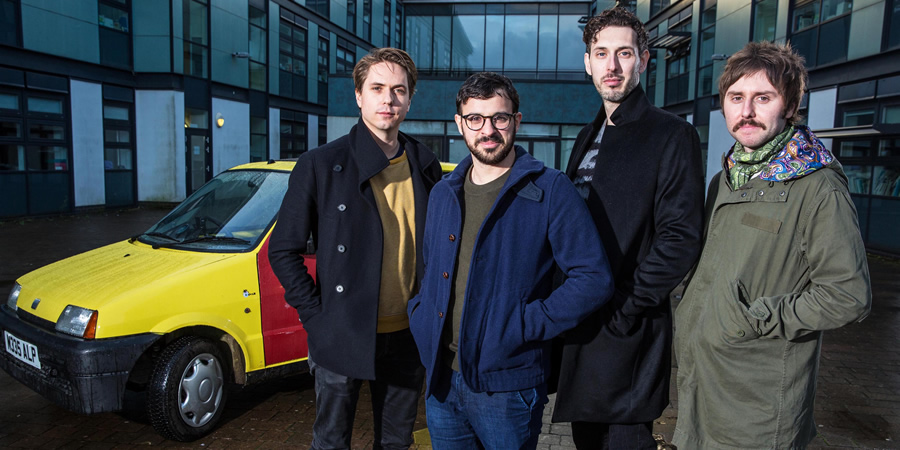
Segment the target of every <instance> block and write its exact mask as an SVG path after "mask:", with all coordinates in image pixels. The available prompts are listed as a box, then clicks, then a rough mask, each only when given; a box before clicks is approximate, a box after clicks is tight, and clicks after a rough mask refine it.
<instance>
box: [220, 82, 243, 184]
mask: <svg viewBox="0 0 900 450" xmlns="http://www.w3.org/2000/svg"><path fill="white" fill-rule="evenodd" d="M218 114H222V117H224V118H225V125H224V126H222V127H221V128H219V126H218V125H216V116H217V115H218ZM212 144H213V148H212V160H213V161H212V165H213V166H212V175H213V176H216V175H218V174H220V173H222V172H223V171H225V170H228V169H230V168H232V167H234V166H236V165H239V164H246V163H248V162H250V105H249V104H248V103H242V102H235V101H231V100H225V99H221V98H213V99H212Z"/></svg>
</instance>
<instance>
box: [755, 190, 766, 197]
mask: <svg viewBox="0 0 900 450" xmlns="http://www.w3.org/2000/svg"><path fill="white" fill-rule="evenodd" d="M756 195H758V196H760V197H762V196H763V195H766V192H765V191H759V192H757V193H756Z"/></svg>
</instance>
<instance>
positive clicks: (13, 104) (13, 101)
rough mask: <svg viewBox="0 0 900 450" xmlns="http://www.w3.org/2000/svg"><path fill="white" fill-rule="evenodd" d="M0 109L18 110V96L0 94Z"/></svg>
mask: <svg viewBox="0 0 900 450" xmlns="http://www.w3.org/2000/svg"><path fill="white" fill-rule="evenodd" d="M0 109H11V110H13V111H18V110H19V96H18V95H16V94H4V93H0Z"/></svg>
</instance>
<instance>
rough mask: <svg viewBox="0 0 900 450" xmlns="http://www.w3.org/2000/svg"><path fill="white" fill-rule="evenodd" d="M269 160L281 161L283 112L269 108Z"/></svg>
mask: <svg viewBox="0 0 900 450" xmlns="http://www.w3.org/2000/svg"><path fill="white" fill-rule="evenodd" d="M269 158H270V159H274V160H279V159H281V110H280V109H278V108H269Z"/></svg>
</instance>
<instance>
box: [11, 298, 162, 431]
mask: <svg viewBox="0 0 900 450" xmlns="http://www.w3.org/2000/svg"><path fill="white" fill-rule="evenodd" d="M3 331H7V332H9V333H11V334H13V335H14V336H16V337H17V338H19V339H22V340H25V341H28V342H29V343H31V344H32V345H34V346H36V347H37V348H38V356H39V358H40V362H41V369H40V370H38V369H36V368H34V367H32V366H29V365H27V364H25V363H23V362H21V361H19V360H18V359H16V358H15V357H13V356H12V355H11V354H9V353H8V352H7V351H6V346H5V345H0V369H3V370H5V371H6V372H7V373H8V374H10V375H11V376H12V377H13V378H15V379H16V380H18V381H20V382H21V383H22V384H24V385H25V386H28V387H29V388H31V389H32V390H34V391H35V392H37V393H39V394H41V395H43V396H44V397H46V398H47V399H49V400H51V401H53V402H54V403H56V404H58V405H60V406H62V407H64V408H66V409H68V410H71V411H74V412H78V413H85V414H89V413H98V412H107V411H117V410H120V409H122V401H123V397H124V393H125V384H126V382H127V381H128V375H129V373H130V372H131V369H132V368H133V367H134V365H135V363H136V362H137V360H138V358H140V356H141V355H142V354H143V353H144V351H145V350H146V349H147V348H149V347H150V346H151V345H153V343H154V342H156V341H157V340H158V339H159V338H160V336H159V335H157V334H150V333H147V334H139V335H134V336H126V337H121V338H110V339H97V340H85V339H79V338H76V337H72V336H68V335H65V334H62V333H58V332H56V331H54V330H47V329H44V328H41V327H38V326H35V325H32V324H30V323H26V322H23V321H22V320H20V319H19V318H18V317H17V315H16V313H14V312H13V311H11V310H10V309H9V308H7V307H6V305H2V306H0V336H3Z"/></svg>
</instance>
